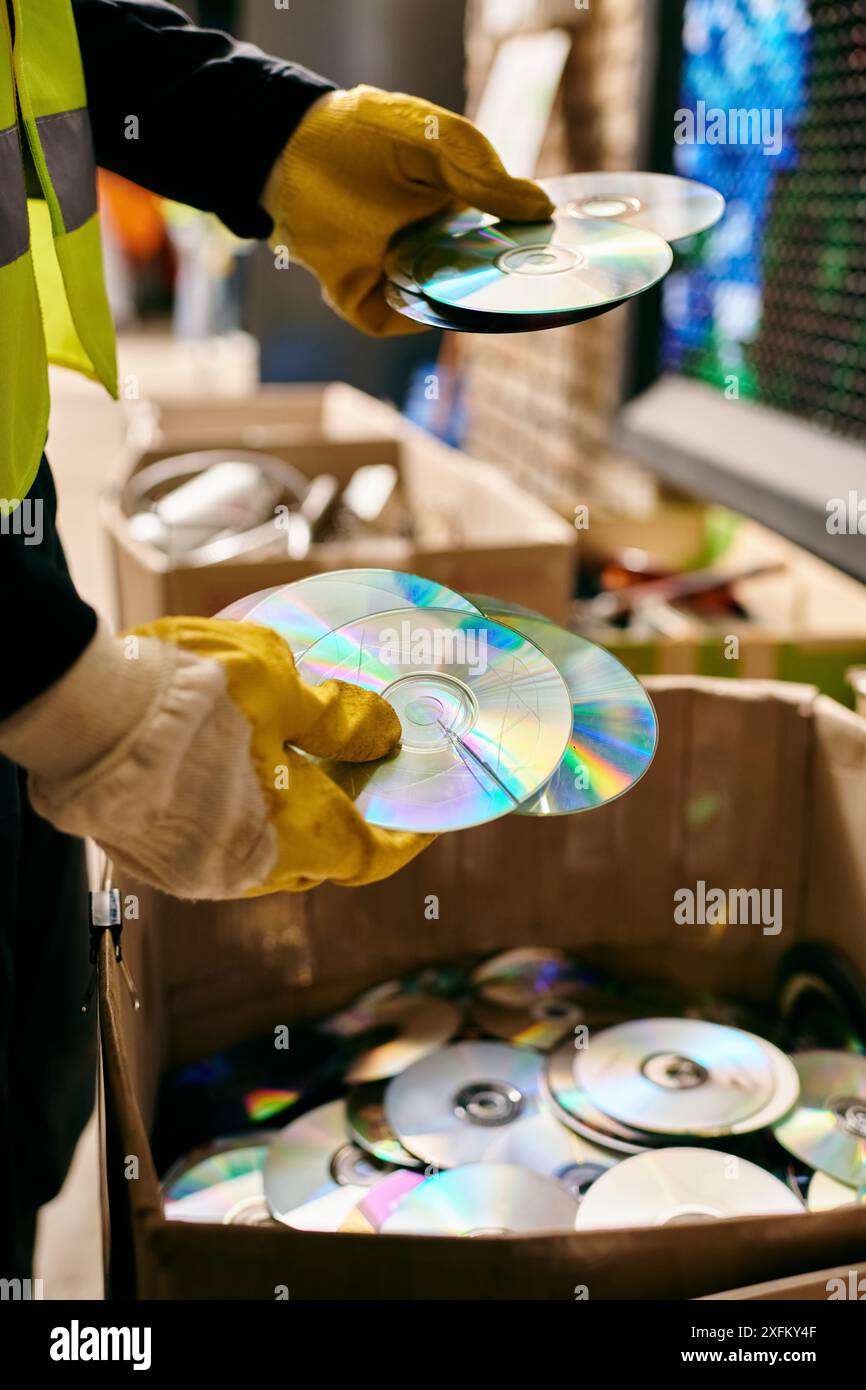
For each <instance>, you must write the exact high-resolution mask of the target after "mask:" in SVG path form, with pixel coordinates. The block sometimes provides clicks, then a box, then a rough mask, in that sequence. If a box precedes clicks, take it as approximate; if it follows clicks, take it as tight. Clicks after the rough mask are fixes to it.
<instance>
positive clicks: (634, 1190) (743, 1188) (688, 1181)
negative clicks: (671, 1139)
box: [577, 1148, 804, 1230]
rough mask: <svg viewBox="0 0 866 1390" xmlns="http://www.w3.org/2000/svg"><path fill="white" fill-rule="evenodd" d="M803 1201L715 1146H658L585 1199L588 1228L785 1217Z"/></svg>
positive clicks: (583, 1221)
mask: <svg viewBox="0 0 866 1390" xmlns="http://www.w3.org/2000/svg"><path fill="white" fill-rule="evenodd" d="M803 1210H804V1207H803V1203H802V1202H801V1201H800V1198H799V1197H796V1196H795V1195H794V1193H793V1192H792V1191H791V1189H790V1188H789V1187H788V1186H787V1185H786V1184H785V1183H783V1182H780V1181H779V1179H778V1178H777V1177H774V1176H773V1174H772V1173H768V1172H767V1170H766V1169H765V1168H759V1167H758V1165H757V1164H756V1163H750V1162H749V1161H748V1160H747V1159H744V1158H735V1157H734V1156H733V1155H731V1154H726V1153H720V1152H718V1151H717V1150H715V1149H690V1148H676V1149H659V1150H658V1152H656V1153H644V1154H637V1155H636V1156H635V1157H634V1158H626V1159H624V1160H623V1162H622V1163H618V1164H617V1165H616V1167H615V1168H610V1169H608V1171H607V1172H606V1173H603V1174H602V1176H601V1177H600V1178H599V1179H598V1180H597V1181H596V1182H594V1183H593V1185H592V1187H590V1189H589V1191H588V1192H587V1193H586V1196H585V1197H584V1198H583V1200H582V1201H581V1203H580V1209H579V1212H578V1217H577V1224H578V1227H579V1228H580V1229H581V1230H584V1229H596V1230H600V1229H610V1228H612V1227H622V1226H670V1225H681V1224H683V1223H686V1222H691V1221H711V1220H716V1221H721V1220H724V1219H725V1218H726V1217H733V1216H773V1215H776V1216H785V1215H789V1214H792V1213H794V1212H802V1211H803Z"/></svg>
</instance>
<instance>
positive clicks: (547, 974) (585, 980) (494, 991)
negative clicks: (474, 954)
mask: <svg viewBox="0 0 866 1390" xmlns="http://www.w3.org/2000/svg"><path fill="white" fill-rule="evenodd" d="M472 985H473V986H474V988H475V991H476V994H477V995H478V997H479V998H480V999H482V1000H484V1002H485V1003H489V1004H497V1005H499V1006H500V1007H502V1008H506V1009H524V1008H529V1007H531V1006H532V1005H533V1004H534V1003H536V1001H537V1000H539V999H542V998H555V999H579V998H580V997H581V996H582V995H583V994H585V993H586V992H588V991H591V992H593V993H597V992H598V991H599V990H606V989H610V988H612V987H614V981H613V978H612V976H610V975H609V974H608V972H607V971H606V970H602V969H600V968H599V967H597V966H593V965H587V964H586V963H585V962H583V961H579V960H577V959H576V958H575V957H574V956H572V955H571V954H570V953H569V952H568V951H564V950H562V949H561V948H560V947H558V946H518V947H516V948H514V949H513V950H509V951H500V952H499V954H498V955H495V956H492V957H491V958H490V959H489V960H485V961H482V962H481V964H480V965H478V966H476V968H475V970H473V972H472Z"/></svg>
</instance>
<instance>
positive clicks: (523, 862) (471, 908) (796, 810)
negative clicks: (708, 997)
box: [100, 677, 866, 1300]
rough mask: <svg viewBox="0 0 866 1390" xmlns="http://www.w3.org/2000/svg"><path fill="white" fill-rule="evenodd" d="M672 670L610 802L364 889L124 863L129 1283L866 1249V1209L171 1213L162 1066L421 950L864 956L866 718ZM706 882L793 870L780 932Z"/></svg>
mask: <svg viewBox="0 0 866 1390" xmlns="http://www.w3.org/2000/svg"><path fill="white" fill-rule="evenodd" d="M650 689H651V692H652V695H653V699H654V701H655V703H656V706H657V709H658V715H659V722H660V728H661V743H660V747H659V752H658V755H657V757H656V760H655V763H654V764H653V766H652V768H651V769H650V771H649V772H648V774H647V775H646V777H645V778H644V780H643V781H642V782H641V783H640V784H639V785H638V786H637V787H636V788H635V789H634V790H633V791H632V792H631V793H630V794H629V795H628V796H625V797H622V798H620V799H619V800H618V801H615V802H613V803H612V804H610V805H609V806H606V807H604V808H602V809H600V810H597V811H594V812H592V813H591V814H587V815H582V816H576V817H571V818H568V817H566V818H561V819H555V820H552V821H548V822H544V821H536V820H532V819H522V818H519V817H514V816H511V817H507V818H506V819H504V820H502V821H499V822H497V823H495V824H493V825H489V826H485V827H483V828H480V829H477V830H473V831H468V832H464V833H461V834H456V835H445V836H442V837H441V838H440V839H439V840H438V841H437V842H436V843H435V844H434V845H433V846H432V847H431V848H430V849H429V850H428V851H427V853H426V854H424V855H422V856H420V857H419V858H418V859H417V860H416V861H415V862H414V863H413V864H411V865H409V866H408V867H407V868H406V869H405V870H404V872H403V873H401V874H400V875H398V876H397V877H396V878H394V879H391V880H389V881H388V882H386V883H383V884H378V885H375V886H373V887H370V888H365V889H361V890H354V891H347V890H340V889H336V888H333V887H330V886H325V887H322V888H320V889H318V890H317V891H315V892H314V893H310V894H306V895H300V896H292V895H289V896H283V897H277V898H269V899H257V900H255V901H251V902H246V903H234V904H225V905H213V904H206V903H201V904H195V905H190V904H181V903H178V902H175V901H173V900H172V899H168V898H165V897H162V896H161V895H159V894H157V893H154V892H151V891H149V890H146V889H143V888H140V887H138V888H136V887H134V886H131V885H129V884H123V885H121V887H122V890H123V891H124V892H128V891H133V892H136V893H138V894H139V897H140V907H141V919H140V921H139V922H132V923H129V924H127V926H126V928H125V930H124V943H125V954H126V957H127V959H128V960H129V962H130V965H131V968H132V973H133V975H134V977H135V980H136V983H137V985H138V989H139V991H140V994H141V998H142V1008H141V1010H140V1012H138V1013H134V1012H133V1010H132V1007H131V1002H130V998H129V995H128V992H127V990H126V987H125V985H124V983H123V980H122V978H121V976H120V974H119V972H118V969H117V966H116V963H115V962H114V959H113V956H112V954H111V951H110V950H109V947H108V945H107V944H105V943H103V949H102V954H101V971H100V1025H101V1037H102V1056H103V1066H104V1085H105V1114H106V1130H107V1163H106V1173H107V1181H108V1192H109V1198H110V1208H111V1232H112V1245H113V1253H112V1267H111V1287H112V1290H113V1292H114V1293H115V1295H132V1294H133V1293H136V1292H137V1294H138V1296H140V1297H142V1298H165V1299H177V1298H251V1299H262V1298H264V1299H271V1298H273V1297H274V1290H275V1288H276V1286H278V1285H284V1286H286V1287H288V1289H289V1291H290V1294H291V1297H292V1298H296V1299H304V1298H326V1299H354V1298H381V1299H404V1298H415V1299H451V1298H482V1299H483V1298H491V1299H508V1298H537V1299H565V1300H572V1299H573V1298H574V1297H575V1288H576V1286H582V1285H585V1286H586V1287H587V1289H588V1291H589V1296H590V1298H591V1299H600V1298H630V1299H642V1298H652V1299H659V1298H662V1299H683V1298H697V1297H700V1296H703V1295H707V1294H712V1293H718V1292H722V1291H724V1290H729V1289H739V1288H743V1287H746V1286H748V1285H751V1284H755V1283H762V1282H766V1281H769V1280H775V1279H784V1278H791V1277H794V1276H797V1275H800V1274H802V1273H803V1272H804V1271H808V1270H820V1269H823V1268H832V1267H834V1266H836V1265H845V1266H846V1267H847V1265H848V1264H849V1263H850V1262H857V1261H862V1260H863V1258H864V1252H866V1208H857V1209H851V1208H849V1209H845V1210H837V1211H829V1212H823V1213H815V1214H811V1213H810V1214H808V1215H807V1214H803V1215H794V1216H788V1217H762V1218H759V1219H753V1220H741V1219H736V1220H731V1221H722V1222H703V1223H701V1225H700V1231H699V1238H696V1233H695V1231H693V1230H691V1229H690V1227H688V1226H681V1225H672V1226H668V1227H665V1228H658V1229H647V1230H640V1231H605V1232H600V1233H595V1232H591V1231H587V1232H580V1233H575V1234H572V1235H551V1236H545V1237H521V1238H514V1239H510V1238H509V1239H501V1240H496V1239H477V1240H469V1241H458V1240H448V1239H420V1238H414V1237H404V1236H400V1237H389V1238H385V1237H366V1236H354V1235H344V1234H337V1235H331V1234H327V1235H325V1234H305V1233H300V1232H293V1231H291V1230H288V1229H270V1228H267V1229H255V1228H239V1227H216V1226H196V1227H193V1226H189V1225H185V1224H182V1223H167V1222H165V1221H164V1220H163V1218H162V1214H161V1204H160V1194H159V1186H158V1181H157V1174H156V1172H155V1171H154V1167H153V1162H152V1158H151V1155H150V1148H149V1143H148V1128H149V1125H150V1123H151V1120H152V1116H153V1108H154V1099H155V1095H156V1089H157V1085H158V1080H159V1075H160V1072H161V1071H162V1070H163V1069H165V1068H167V1067H171V1066H174V1065H177V1064H180V1063H183V1062H187V1061H190V1060H193V1059H196V1058H201V1057H203V1056H207V1055H209V1054H210V1053H211V1052H213V1051H214V1050H216V1049H219V1048H221V1047H225V1046H228V1045H230V1044H233V1043H235V1042H238V1041H240V1040H241V1039H243V1038H248V1037H254V1036H257V1035H260V1034H263V1033H265V1032H267V1031H268V1030H270V1029H272V1028H273V1027H274V1026H276V1025H277V1024H280V1023H288V1024H289V1025H291V1024H292V1023H295V1022H300V1021H301V1020H303V1019H308V1018H313V1017H316V1016H318V1015H321V1014H322V1013H324V1012H326V1011H328V1010H330V1009H333V1008H336V1007H338V1006H340V1005H342V1004H344V1003H346V1002H347V1001H349V1000H350V999H351V998H353V997H354V996H355V995H356V993H357V992H358V991H359V990H361V989H363V988H364V987H366V986H368V985H370V984H372V983H375V982H377V981H382V980H385V979H388V978H391V977H392V976H394V975H397V974H401V973H406V972H408V971H411V970H412V969H414V968H416V967H419V966H422V965H425V964H428V963H432V962H435V961H443V960H448V959H461V958H462V959H465V958H466V957H467V956H471V957H475V956H481V955H483V954H484V953H486V952H492V951H494V950H497V949H501V948H505V947H508V946H516V945H525V944H538V945H563V946H569V947H573V948H576V949H578V950H580V951H585V952H588V953H591V955H592V957H593V958H594V959H597V960H599V961H601V962H602V963H606V964H609V965H611V966H613V967H614V968H617V969H620V970H621V971H622V972H623V973H624V974H626V975H628V974H634V973H647V974H650V973H651V974H656V975H659V974H662V975H669V976H670V977H672V978H674V979H676V980H678V981H680V982H681V983H683V984H687V985H690V986H692V987H697V988H701V989H709V990H714V991H718V992H720V993H727V994H735V995H739V996H743V997H746V998H749V999H755V1000H769V999H770V998H771V997H772V993H773V987H774V979H775V972H776V968H777V965H778V961H779V958H780V956H781V954H782V953H783V952H784V951H785V950H786V949H787V948H788V947H790V946H791V945H792V944H794V942H797V941H802V940H812V941H819V942H825V943H828V944H831V945H834V946H836V947H838V948H840V949H841V950H843V951H844V952H845V953H846V954H847V955H848V956H849V957H850V958H851V959H852V960H853V961H854V962H855V963H856V964H857V965H858V966H859V968H860V970H861V971H866V933H864V929H863V923H864V920H866V857H864V855H863V843H864V833H863V832H864V823H866V721H864V720H862V719H859V718H858V717H857V716H856V715H854V714H853V713H851V712H850V711H848V710H844V709H842V708H841V707H840V706H838V705H837V704H835V703H834V702H833V701H831V700H828V699H827V698H826V697H823V696H820V695H818V693H817V692H816V691H815V690H814V689H813V688H810V687H805V686H794V685H784V684H774V683H764V682H738V683H733V682H722V681H712V680H690V679H682V678H676V677H672V678H667V679H661V680H656V681H654V682H652V683H651V685H650ZM701 879H703V880H704V881H705V882H706V883H707V884H709V885H712V886H717V887H721V888H730V887H743V886H752V885H754V886H760V887H766V888H780V889H781V890H782V894H783V897H782V902H783V921H782V931H781V932H780V933H779V934H778V935H764V934H763V932H762V930H761V928H759V927H744V926H738V927H732V926H728V927H727V928H725V929H722V930H720V929H719V928H718V927H714V926H693V927H684V926H679V925H676V924H675V922H674V918H673V910H674V893H675V891H676V890H677V889H678V888H681V887H683V886H689V885H691V886H694V885H695V884H696V882H697V881H698V880H701ZM430 895H435V896H436V899H437V901H438V917H437V918H436V919H435V920H432V921H431V920H428V919H429V913H428V912H426V911H425V908H426V907H427V905H428V903H429V899H430ZM720 1147H724V1146H723V1145H720ZM131 1156H135V1157H137V1159H138V1161H139V1167H138V1176H137V1178H136V1180H134V1181H129V1180H128V1177H127V1174H128V1172H129V1162H128V1160H129V1158H130V1157H131Z"/></svg>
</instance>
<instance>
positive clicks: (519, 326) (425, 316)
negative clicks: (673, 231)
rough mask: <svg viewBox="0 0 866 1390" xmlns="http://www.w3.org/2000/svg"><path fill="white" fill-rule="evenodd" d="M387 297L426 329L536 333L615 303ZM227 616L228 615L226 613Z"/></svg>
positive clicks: (398, 290) (399, 291)
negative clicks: (549, 310)
mask: <svg viewBox="0 0 866 1390" xmlns="http://www.w3.org/2000/svg"><path fill="white" fill-rule="evenodd" d="M385 299H386V301H387V303H388V305H389V307H390V308H392V309H393V310H394V311H395V312H396V313H398V314H402V315H403V317H404V318H406V319H412V320H413V322H414V323H423V324H424V325H425V326H426V327H427V328H437V329H439V330H440V331H445V332H448V333H474V334H479V333H480V334H494V333H537V332H538V331H539V330H540V329H542V328H564V327H566V325H567V324H572V323H583V322H585V321H586V320H587V319H594V318H598V317H599V316H600V315H601V314H605V313H607V312H608V311H609V310H611V309H616V308H618V307H619V306H618V304H616V303H605V304H600V305H596V306H595V307H594V308H591V309H582V310H580V311H572V312H570V313H567V314H541V315H538V314H483V313H475V312H473V311H472V310H469V311H468V312H466V311H461V310H459V309H455V308H452V307H451V306H449V305H446V304H435V303H433V301H432V300H430V299H425V297H424V295H423V294H421V293H420V292H418V291H413V290H408V289H404V288H403V286H402V285H395V284H393V283H392V282H391V281H390V280H388V281H386V283H385ZM223 616H224V617H228V616H229V615H228V614H223Z"/></svg>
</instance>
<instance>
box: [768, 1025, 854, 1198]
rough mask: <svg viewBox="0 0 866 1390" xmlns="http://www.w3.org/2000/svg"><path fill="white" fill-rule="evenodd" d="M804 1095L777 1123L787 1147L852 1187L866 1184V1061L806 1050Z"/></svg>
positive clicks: (798, 1062) (801, 1059) (799, 1061)
mask: <svg viewBox="0 0 866 1390" xmlns="http://www.w3.org/2000/svg"><path fill="white" fill-rule="evenodd" d="M793 1061H794V1065H795V1066H796V1068H797V1071H798V1073H799V1077H800V1099H799V1103H798V1104H797V1106H796V1108H795V1109H794V1110H793V1111H792V1113H791V1114H790V1115H788V1116H786V1117H785V1119H783V1120H782V1122H781V1124H777V1125H776V1127H775V1131H774V1132H775V1135H776V1138H777V1139H778V1141H779V1143H780V1144H781V1145H782V1146H783V1148H785V1149H787V1150H788V1152H789V1153H792V1154H794V1155H795V1157H797V1158H801V1159H803V1161H804V1162H806V1163H809V1164H811V1166H812V1167H813V1168H819V1169H820V1170H821V1172H823V1173H827V1174H828V1176H829V1177H831V1178H838V1180H839V1182H844V1183H847V1184H848V1185H849V1187H861V1186H863V1185H866V1059H864V1058H863V1057H856V1056H854V1055H853V1054H849V1053H846V1052H800V1053H797V1054H795V1056H794V1058H793Z"/></svg>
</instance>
